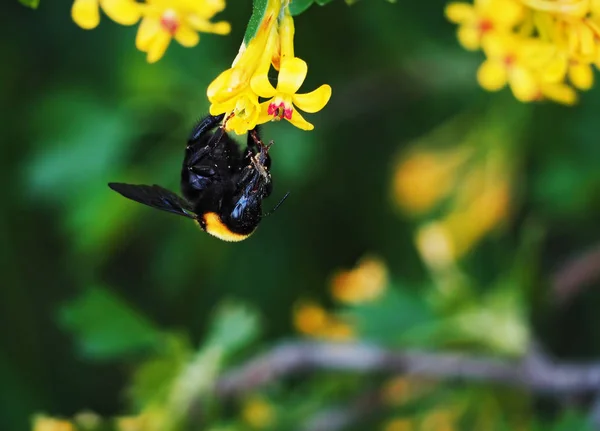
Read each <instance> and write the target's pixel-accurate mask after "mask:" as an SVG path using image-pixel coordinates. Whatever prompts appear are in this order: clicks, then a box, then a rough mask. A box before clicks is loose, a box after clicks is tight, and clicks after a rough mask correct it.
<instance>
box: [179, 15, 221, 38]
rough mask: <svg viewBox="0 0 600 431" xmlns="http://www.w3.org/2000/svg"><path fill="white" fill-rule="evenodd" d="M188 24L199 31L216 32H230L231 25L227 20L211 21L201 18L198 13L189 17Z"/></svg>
mask: <svg viewBox="0 0 600 431" xmlns="http://www.w3.org/2000/svg"><path fill="white" fill-rule="evenodd" d="M187 22H188V24H189V25H190V26H191V27H192V28H193V29H194V30H197V31H201V32H202V33H214V34H221V35H223V34H229V32H230V31H231V25H230V24H229V23H228V22H227V21H219V22H214V23H213V22H210V21H209V20H207V19H203V18H200V17H199V16H198V15H190V16H189V17H187Z"/></svg>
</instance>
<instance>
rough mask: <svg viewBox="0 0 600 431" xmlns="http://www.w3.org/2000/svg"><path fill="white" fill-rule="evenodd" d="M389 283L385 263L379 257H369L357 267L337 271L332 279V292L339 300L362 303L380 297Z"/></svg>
mask: <svg viewBox="0 0 600 431" xmlns="http://www.w3.org/2000/svg"><path fill="white" fill-rule="evenodd" d="M387 283H388V271H387V268H386V266H385V264H384V263H383V262H382V261H381V260H380V259H378V258H373V257H367V258H364V259H362V260H361V261H360V262H359V264H358V266H357V267H356V268H355V269H353V270H350V271H340V272H338V273H336V274H335V275H334V276H333V278H332V280H331V292H332V295H333V297H334V298H336V299H337V300H338V301H341V302H344V303H349V304H352V303H360V302H365V301H371V300H373V299H376V298H378V297H380V296H381V294H382V293H383V292H384V290H385V288H386V287H387Z"/></svg>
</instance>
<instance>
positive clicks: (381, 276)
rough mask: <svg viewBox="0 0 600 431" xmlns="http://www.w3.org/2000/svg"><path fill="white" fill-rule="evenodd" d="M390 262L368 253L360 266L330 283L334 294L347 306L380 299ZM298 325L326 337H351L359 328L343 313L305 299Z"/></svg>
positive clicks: (314, 335)
mask: <svg viewBox="0 0 600 431" xmlns="http://www.w3.org/2000/svg"><path fill="white" fill-rule="evenodd" d="M388 281H389V280H388V270H387V267H386V265H385V264H384V263H383V262H382V261H381V260H380V259H379V258H376V257H370V256H367V257H365V258H363V259H361V260H360V262H358V265H357V266H356V268H354V269H351V270H344V271H338V272H336V273H335V274H334V275H333V277H332V279H331V284H330V290H331V295H332V296H333V298H334V299H335V300H336V301H338V302H339V303H341V304H343V305H356V304H364V303H368V302H371V301H374V300H376V299H378V298H380V297H381V296H382V295H383V294H384V293H385V290H386V288H387V285H388ZM294 326H295V327H296V329H297V330H298V331H299V332H300V333H302V334H304V335H307V336H309V337H312V338H320V339H326V340H337V341H342V340H349V339H352V338H354V336H355V330H354V328H353V325H352V324H351V322H349V321H348V319H347V318H345V317H344V316H342V315H339V314H336V313H330V312H328V311H327V310H325V309H324V308H323V307H322V306H320V305H319V304H317V303H314V302H303V303H302V304H300V305H299V306H298V307H297V308H296V310H295V313H294Z"/></svg>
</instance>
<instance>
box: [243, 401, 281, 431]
mask: <svg viewBox="0 0 600 431" xmlns="http://www.w3.org/2000/svg"><path fill="white" fill-rule="evenodd" d="M242 418H243V419H244V421H245V422H246V423H247V424H248V425H250V427H252V428H254V429H264V428H268V427H270V426H271V425H273V422H274V420H275V412H274V410H273V407H272V406H271V404H269V403H268V402H267V401H266V400H265V399H263V398H260V397H256V396H255V397H252V398H250V399H248V400H246V401H245V402H244V405H243V407H242Z"/></svg>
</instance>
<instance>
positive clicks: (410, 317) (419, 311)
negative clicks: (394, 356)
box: [347, 286, 438, 346]
mask: <svg viewBox="0 0 600 431" xmlns="http://www.w3.org/2000/svg"><path fill="white" fill-rule="evenodd" d="M398 287H399V286H391V288H390V289H389V290H388V291H387V292H386V294H385V295H383V296H382V297H380V298H378V299H377V300H375V301H373V302H369V303H366V304H361V305H357V306H354V307H352V308H351V309H350V310H349V311H348V313H347V317H348V318H349V319H350V320H351V321H352V322H355V324H356V327H357V330H358V333H359V334H360V337H361V338H364V339H366V340H370V341H375V342H379V343H383V344H385V345H391V346H398V345H402V344H404V345H407V344H408V345H414V344H415V343H417V344H419V343H422V344H424V345H427V344H430V343H431V340H430V339H428V338H429V337H430V336H431V335H432V334H433V333H434V331H435V330H436V325H437V324H438V323H437V322H436V318H435V315H434V312H433V310H432V308H431V306H430V304H428V303H427V302H426V300H425V299H424V298H422V297H420V296H418V295H416V294H415V293H411V292H410V291H409V290H407V289H405V288H404V289H402V288H398Z"/></svg>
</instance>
